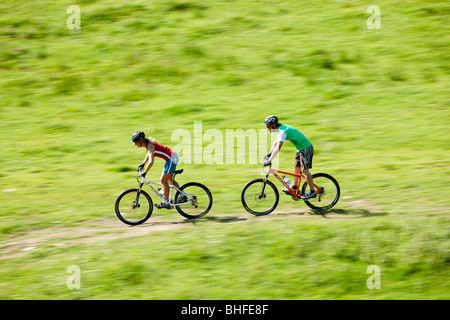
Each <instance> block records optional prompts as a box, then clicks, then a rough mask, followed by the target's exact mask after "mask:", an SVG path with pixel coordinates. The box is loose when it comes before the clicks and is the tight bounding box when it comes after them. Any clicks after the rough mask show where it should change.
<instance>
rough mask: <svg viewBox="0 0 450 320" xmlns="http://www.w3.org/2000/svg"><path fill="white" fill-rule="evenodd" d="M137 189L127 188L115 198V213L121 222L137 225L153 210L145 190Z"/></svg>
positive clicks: (148, 216)
mask: <svg viewBox="0 0 450 320" xmlns="http://www.w3.org/2000/svg"><path fill="white" fill-rule="evenodd" d="M138 190H139V189H128V190H125V191H124V192H122V193H121V194H120V195H119V197H118V198H117V200H116V206H115V208H116V215H117V217H118V218H119V219H120V221H122V222H123V223H126V224H129V225H137V224H141V223H144V222H145V221H147V220H148V218H150V216H151V215H152V212H153V201H152V198H150V196H149V195H148V193H147V192H145V191H143V190H140V191H139V198H137V193H138Z"/></svg>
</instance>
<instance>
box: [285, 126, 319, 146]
mask: <svg viewBox="0 0 450 320" xmlns="http://www.w3.org/2000/svg"><path fill="white" fill-rule="evenodd" d="M278 139H279V141H284V140H287V141H289V142H292V143H293V144H294V146H295V148H297V151H300V150H303V149H306V148H308V147H309V146H310V145H312V143H311V142H310V141H309V140H308V139H306V137H305V136H304V135H303V133H301V132H300V131H298V130H297V129H295V128H294V127H291V126H288V125H285V124H282V125H281V126H280V127H279V128H278Z"/></svg>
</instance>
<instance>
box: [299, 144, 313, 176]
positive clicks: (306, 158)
mask: <svg viewBox="0 0 450 320" xmlns="http://www.w3.org/2000/svg"><path fill="white" fill-rule="evenodd" d="M313 155H314V147H313V146H312V145H310V146H309V147H308V148H305V149H303V150H300V151H297V155H296V156H295V166H296V167H300V168H301V170H302V171H303V170H304V169H311V168H312V161H313Z"/></svg>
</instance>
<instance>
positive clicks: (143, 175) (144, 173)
mask: <svg viewBox="0 0 450 320" xmlns="http://www.w3.org/2000/svg"><path fill="white" fill-rule="evenodd" d="M146 174H147V172H141V174H140V175H139V177H142V178H145V175H146Z"/></svg>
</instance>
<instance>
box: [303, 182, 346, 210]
mask: <svg viewBox="0 0 450 320" xmlns="http://www.w3.org/2000/svg"><path fill="white" fill-rule="evenodd" d="M312 177H313V183H314V189H315V190H316V194H317V196H316V197H315V198H310V199H305V200H304V201H305V203H306V205H307V206H308V207H310V208H311V209H314V210H327V209H330V208H332V207H334V205H335V204H336V203H337V202H338V200H339V197H340V195H341V189H340V187H339V184H338V182H337V181H336V179H335V178H333V177H332V176H330V175H329V174H326V173H316V174H313V176H312ZM307 190H309V187H308V183H306V182H305V183H304V184H303V187H302V194H305V193H306V192H307Z"/></svg>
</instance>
